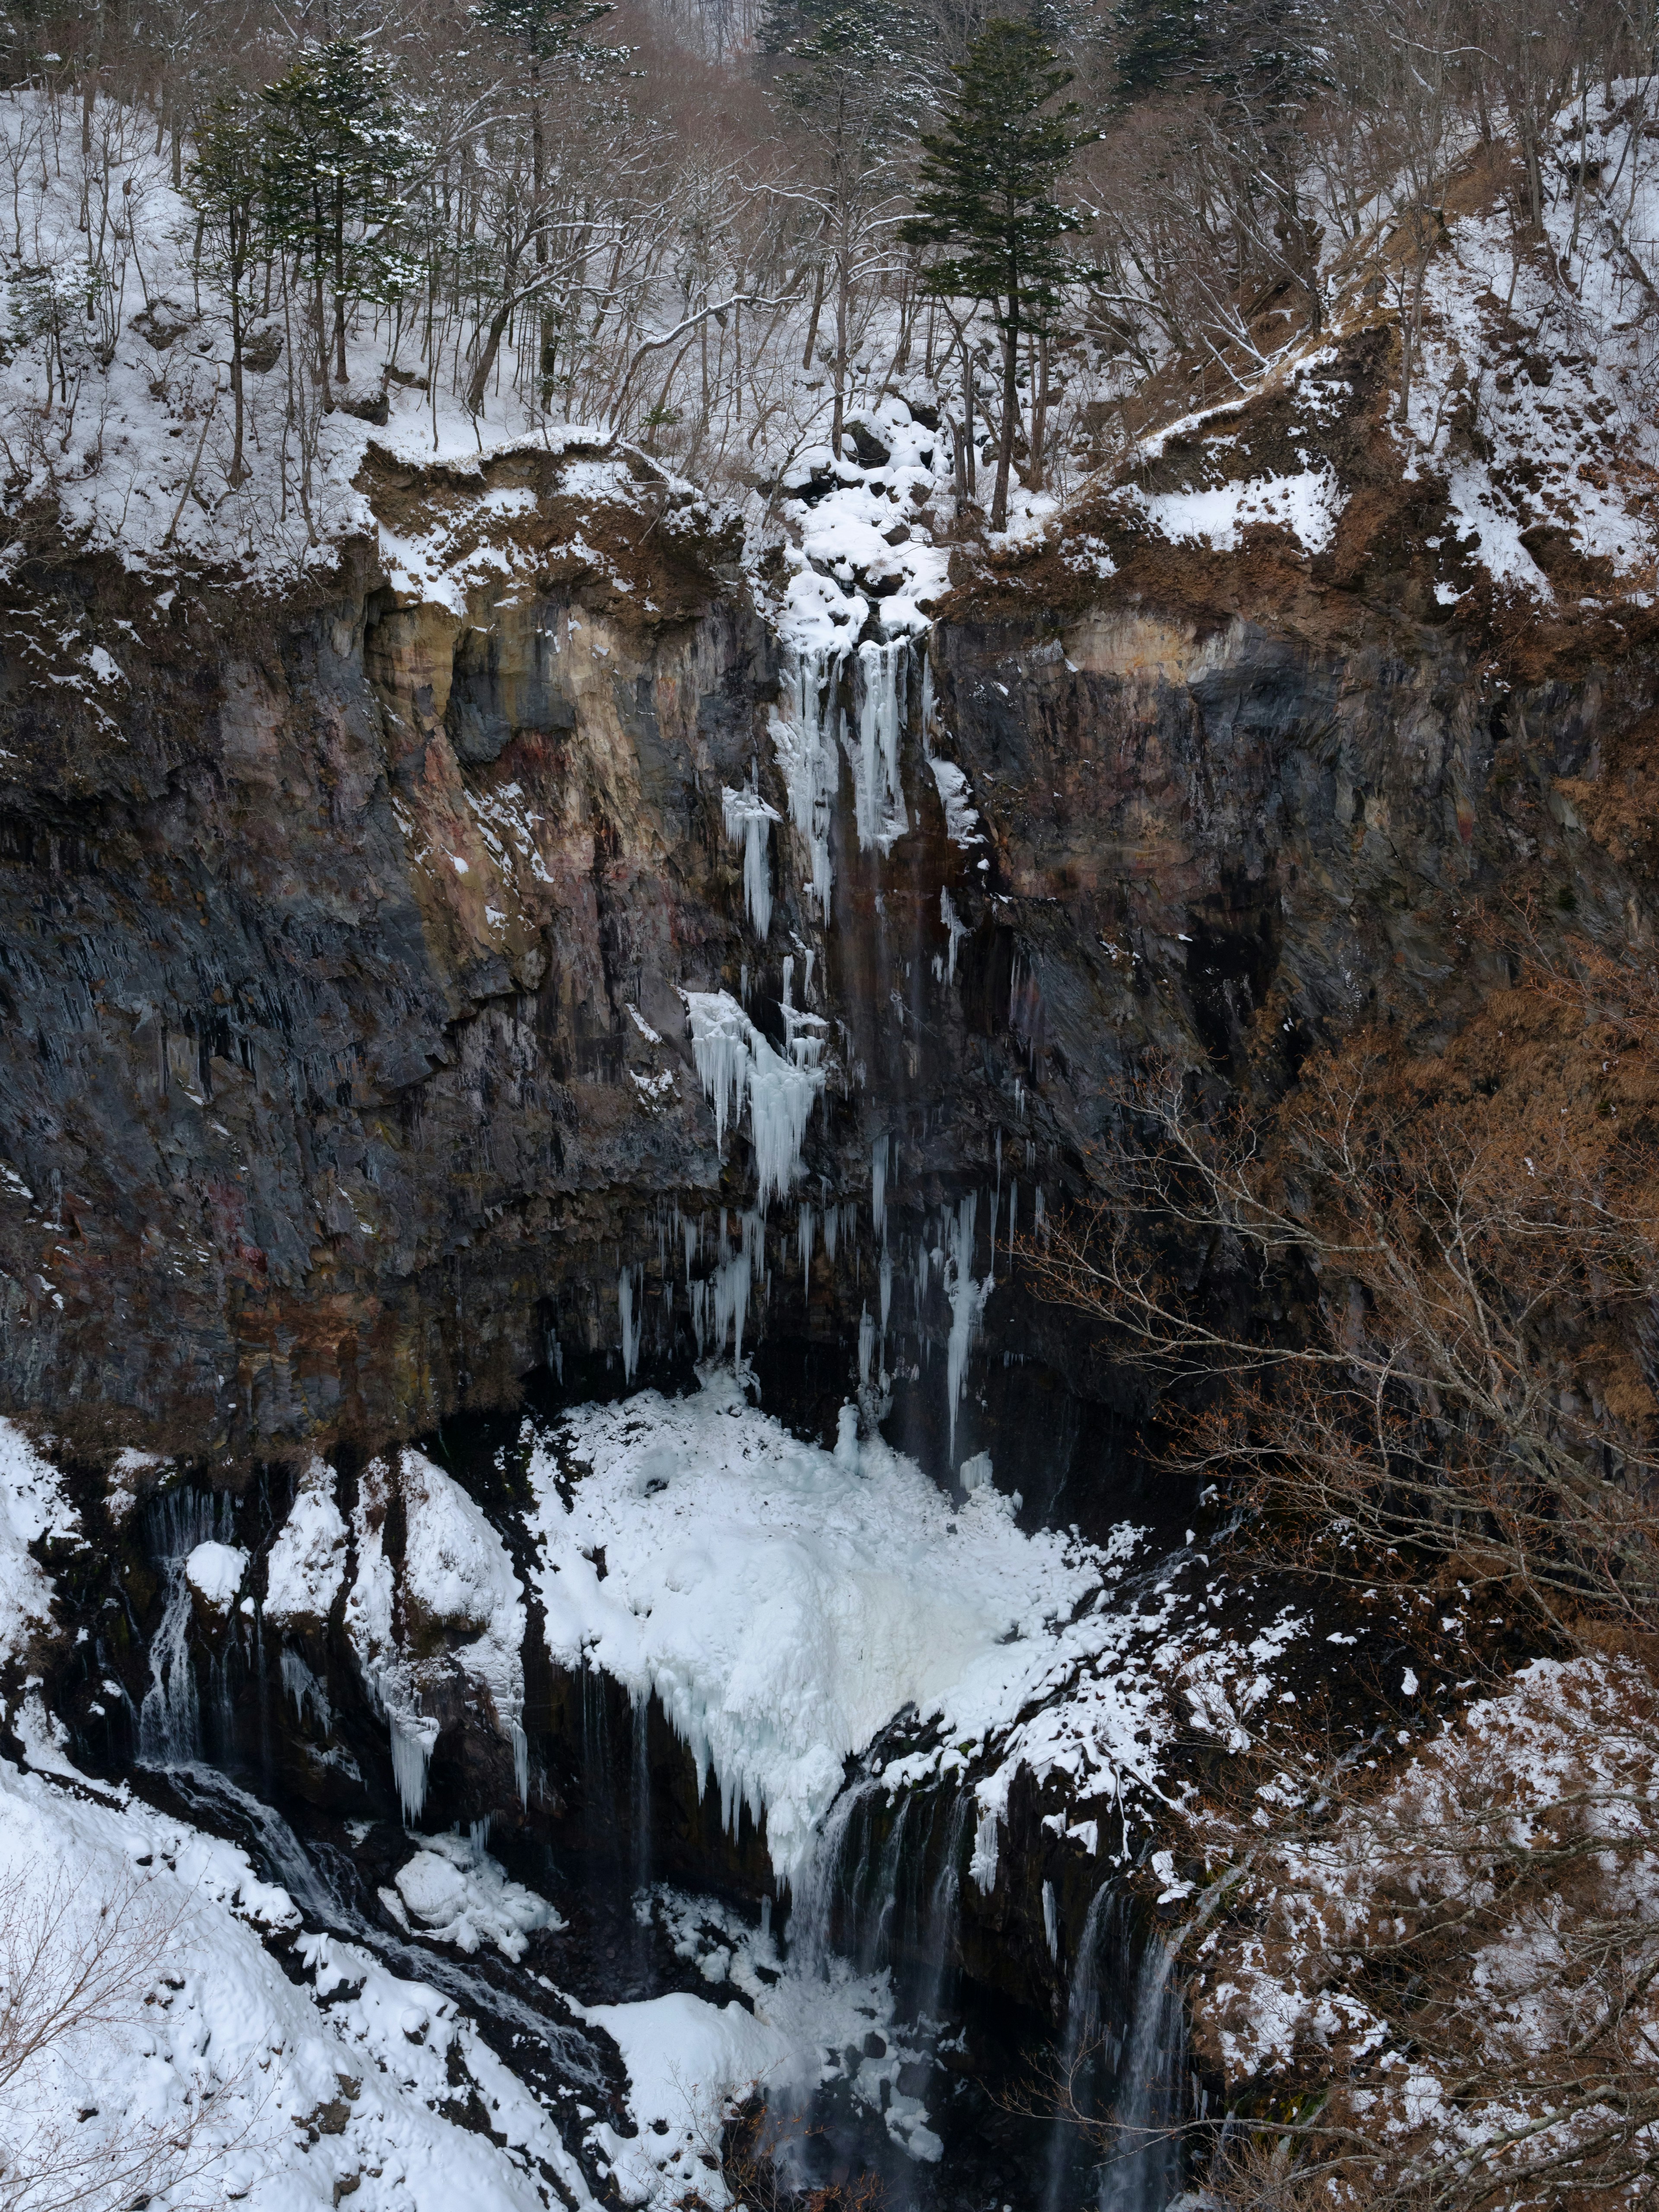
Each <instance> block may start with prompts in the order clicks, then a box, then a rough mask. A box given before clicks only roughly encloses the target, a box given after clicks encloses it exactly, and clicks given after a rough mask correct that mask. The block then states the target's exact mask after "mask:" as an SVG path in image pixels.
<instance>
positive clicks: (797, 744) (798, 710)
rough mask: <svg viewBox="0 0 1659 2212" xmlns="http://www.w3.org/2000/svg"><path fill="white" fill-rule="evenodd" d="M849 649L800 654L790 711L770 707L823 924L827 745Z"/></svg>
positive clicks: (830, 765)
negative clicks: (843, 665) (808, 855)
mask: <svg viewBox="0 0 1659 2212" xmlns="http://www.w3.org/2000/svg"><path fill="white" fill-rule="evenodd" d="M847 650H848V648H847V647H845V646H844V645H827V646H817V647H813V648H811V650H809V651H807V652H805V653H801V654H799V655H798V656H797V658H796V660H795V664H794V667H793V671H792V672H793V678H794V681H793V685H792V687H791V689H792V691H793V697H792V698H791V700H790V706H789V711H788V712H787V713H780V712H779V711H778V710H777V708H774V709H773V711H772V715H771V721H770V731H771V738H772V751H773V755H774V757H775V759H776V761H777V764H778V769H779V771H780V773H781V775H782V777H783V781H784V788H785V789H786V790H787V793H788V794H789V818H790V820H791V821H792V822H793V823H794V825H795V828H796V829H797V831H798V832H799V835H800V836H802V837H804V838H805V840H806V843H807V848H808V850H809V851H810V853H811V860H812V895H813V896H814V897H815V898H816V899H817V902H818V912H819V915H820V916H821V918H822V919H823V921H829V892H830V886H831V881H832V877H831V871H830V866H829V823H830V819H831V817H832V814H833V812H834V806H835V793H836V781H837V778H836V762H835V757H834V754H833V752H832V751H831V750H830V746H831V744H833V742H834V737H835V731H836V726H838V724H839V722H840V719H841V708H840V704H839V695H840V690H841V671H842V662H843V660H844V659H846V656H847ZM826 739H827V740H828V742H826Z"/></svg>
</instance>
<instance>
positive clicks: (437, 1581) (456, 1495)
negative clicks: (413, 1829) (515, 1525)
mask: <svg viewBox="0 0 1659 2212" xmlns="http://www.w3.org/2000/svg"><path fill="white" fill-rule="evenodd" d="M394 1488H395V1489H396V1490H397V1491H398V1492H400V1493H401V1496H402V1499H403V1505H404V1530H405V1533H404V1568H403V1599H404V1603H403V1607H402V1611H403V1613H404V1617H405V1631H404V1636H403V1637H400V1636H399V1635H398V1630H397V1626H396V1621H395V1612H396V1608H395V1604H394V1601H395V1597H396V1589H395V1583H394V1577H393V1573H392V1562H391V1561H390V1559H388V1558H387V1556H386V1547H385V1541H384V1531H385V1523H386V1512H387V1510H388V1507H389V1505H390V1504H391V1500H392V1492H393V1490H394ZM353 1525H354V1532H355V1534H356V1541H357V1562H358V1565H357V1577H356V1582H355V1583H353V1585H352V1588H351V1590H350V1592H349V1595H348V1596H347V1598H346V1603H345V1624H346V1632H347V1635H348V1636H349V1638H350V1641H351V1645H352V1649H353V1650H354V1651H355V1652H356V1656H357V1659H358V1662H359V1664H360V1665H361V1666H362V1670H363V1675H364V1679H365V1680H367V1682H368V1685H369V1687H370V1690H371V1692H373V1694H374V1696H375V1698H376V1699H378V1700H379V1702H380V1707H381V1710H382V1711H384V1713H385V1715H386V1723H387V1727H388V1729H389V1731H390V1735H391V1747H392V1770H393V1773H394V1775H395V1777H396V1779H397V1783H398V1793H399V1795H400V1796H401V1798H402V1801H403V1807H404V1816H405V1818H407V1819H410V1820H417V1819H418V1818H419V1817H420V1814H421V1811H422V1806H423V1805H424V1803H425V1799H426V1770H427V1767H428V1764H429V1762H430V1760H431V1757H432V1753H433V1751H434V1749H435V1746H436V1744H437V1741H438V1723H437V1722H436V1721H435V1719H434V1718H432V1717H431V1716H430V1715H429V1714H428V1713H426V1712H424V1711H422V1697H423V1693H424V1692H426V1691H428V1689H436V1688H437V1687H438V1686H439V1685H440V1684H441V1683H442V1682H444V1681H445V1680H447V1679H448V1678H449V1677H450V1676H451V1675H452V1674H457V1673H458V1674H459V1675H460V1676H461V1677H462V1678H463V1680H464V1682H465V1684H466V1686H467V1687H468V1689H469V1692H470V1694H471V1696H472V1697H473V1699H475V1701H476V1702H477V1703H478V1704H480V1705H482V1707H483V1711H484V1714H485V1717H486V1718H487V1719H488V1720H489V1722H490V1723H492V1724H493V1726H494V1727H495V1730H496V1733H497V1734H498V1735H501V1737H502V1738H503V1739H504V1740H505V1741H507V1742H509V1743H511V1744H512V1746H513V1755H514V1763H515V1766H516V1768H517V1769H518V1771H519V1774H520V1796H523V1794H524V1791H525V1788H526V1776H525V1770H524V1760H523V1754H522V1749H521V1747H522V1744H523V1741H524V1738H523V1728H522V1722H523V1714H524V1654H523V1644H524V1631H525V1615H524V1604H523V1589H522V1585H521V1584H520V1582H519V1579H518V1577H517V1576H516V1575H515V1574H514V1573H513V1563H512V1561H511V1559H509V1558H508V1557H507V1547H506V1546H505V1545H504V1544H503V1543H502V1542H501V1538H500V1537H499V1536H498V1535H497V1534H496V1533H495V1529H494V1528H491V1526H490V1524H489V1521H488V1520H487V1519H486V1518H485V1516H484V1515H483V1511H482V1510H481V1509H480V1508H479V1507H478V1506H477V1504H475V1503H474V1502H473V1500H472V1499H471V1498H469V1497H468V1496H467V1494H466V1492H465V1491H464V1490H463V1489H462V1488H461V1486H460V1485H459V1483H458V1482H455V1481H454V1480H452V1478H451V1477H450V1476H448V1475H447V1474H444V1472H443V1471H442V1469H441V1468H437V1467H435V1466H434V1465H433V1463H432V1462H431V1461H430V1460H429V1459H428V1458H427V1457H426V1455H424V1454H423V1453H422V1452H418V1451H415V1450H412V1449H410V1450H404V1451H403V1452H400V1453H399V1454H398V1457H397V1460H396V1462H395V1465H393V1464H389V1463H388V1462H386V1461H385V1460H374V1461H372V1462H370V1463H369V1465H368V1467H367V1468H364V1470H363V1474H362V1481H361V1483H360V1485H359V1488H358V1498H357V1504H356V1510H355V1513H354V1516H353ZM434 1630H442V1631H444V1632H445V1633H444V1635H443V1636H442V1637H441V1638H437V1639H435V1638H433V1636H432V1633H431V1632H433V1631H434ZM411 1631H412V1633H410V1632H411ZM434 1641H436V1642H438V1644H439V1646H440V1648H439V1649H437V1650H430V1648H429V1647H430V1645H431V1644H432V1643H433V1642H434Z"/></svg>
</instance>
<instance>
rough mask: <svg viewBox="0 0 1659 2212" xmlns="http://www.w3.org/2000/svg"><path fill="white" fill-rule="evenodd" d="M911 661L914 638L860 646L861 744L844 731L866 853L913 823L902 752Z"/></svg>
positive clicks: (887, 844)
mask: <svg viewBox="0 0 1659 2212" xmlns="http://www.w3.org/2000/svg"><path fill="white" fill-rule="evenodd" d="M909 664H910V646H909V641H908V639H903V638H901V639H899V640H897V641H896V642H895V643H893V644H890V645H872V644H866V645H861V646H860V647H859V657H858V671H859V679H860V695H861V696H860V701H859V739H858V745H857V748H856V750H855V749H854V747H853V746H852V745H850V744H848V743H847V740H846V738H845V734H844V733H843V737H842V745H843V748H844V750H846V753H847V757H848V762H849V763H850V764H851V767H852V770H853V794H854V811H855V817H856V820H857V823H858V833H859V850H860V852H861V853H867V852H868V851H869V850H870V848H871V847H872V846H874V847H875V848H877V850H878V851H879V852H880V853H882V854H886V853H888V852H889V851H890V849H891V848H892V846H893V844H894V842H895V841H896V839H897V838H900V837H902V836H903V835H904V833H905V831H906V830H907V829H908V828H909V826H910V817H909V815H908V812H907V811H906V809H905V805H904V788H903V786H902V783H901V782H900V781H899V758H898V756H899V735H900V731H901V729H902V724H903V720H904V701H903V696H902V694H903V688H904V675H905V671H906V670H907V669H908V666H909Z"/></svg>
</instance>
